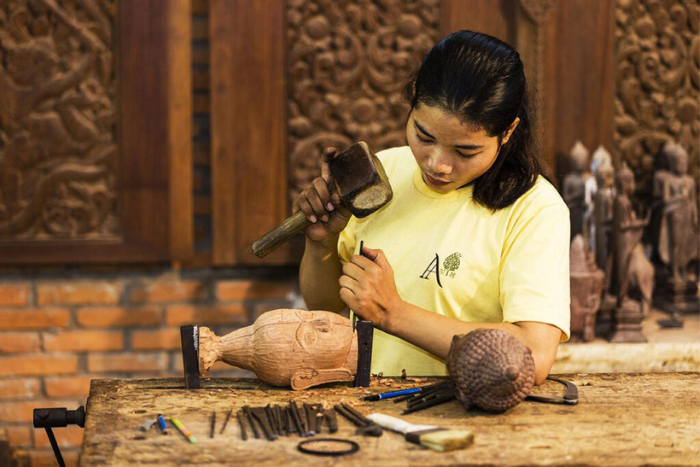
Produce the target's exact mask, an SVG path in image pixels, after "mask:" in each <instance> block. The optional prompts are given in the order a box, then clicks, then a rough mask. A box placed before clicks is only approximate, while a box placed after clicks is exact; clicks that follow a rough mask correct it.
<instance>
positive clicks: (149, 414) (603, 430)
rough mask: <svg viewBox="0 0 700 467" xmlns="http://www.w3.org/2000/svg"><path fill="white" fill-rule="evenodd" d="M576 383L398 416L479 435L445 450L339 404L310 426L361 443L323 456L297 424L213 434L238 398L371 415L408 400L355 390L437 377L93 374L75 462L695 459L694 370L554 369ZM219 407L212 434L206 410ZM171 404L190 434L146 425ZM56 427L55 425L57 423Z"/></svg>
mask: <svg viewBox="0 0 700 467" xmlns="http://www.w3.org/2000/svg"><path fill="white" fill-rule="evenodd" d="M560 377H561V378H564V379H568V380H570V381H573V382H574V383H576V385H577V386H578V389H579V403H578V405H574V406H567V405H557V404H543V403H538V402H533V401H524V402H522V403H521V404H519V405H518V406H516V407H514V408H512V409H510V410H509V411H507V412H505V413H502V414H490V413H486V412H482V411H479V410H469V411H467V410H465V409H464V407H463V406H462V405H461V403H460V402H458V401H451V402H448V403H446V404H443V405H440V406H436V407H432V408H429V409H425V410H423V411H420V412H416V413H413V414H410V415H404V416H401V417H403V418H404V419H406V420H407V421H409V422H412V423H419V424H431V425H438V426H441V427H443V428H467V429H471V430H473V432H474V444H473V445H472V446H471V447H469V448H466V449H463V450H459V451H452V452H446V453H443V452H436V451H432V450H428V449H425V448H422V447H420V446H417V445H414V444H410V443H408V442H406V441H405V440H404V438H403V436H402V435H399V434H396V433H392V432H388V431H385V432H384V434H383V435H382V436H381V437H378V438H373V437H364V436H360V435H356V434H355V427H354V426H353V425H351V424H350V422H348V421H347V420H345V419H344V418H342V417H341V416H340V415H338V427H339V429H338V432H337V433H335V434H333V435H329V434H328V430H327V427H325V426H324V429H323V432H322V433H321V434H320V435H316V437H321V436H322V437H328V436H331V437H334V438H345V439H350V440H353V441H355V442H357V443H358V444H359V446H360V450H359V451H358V452H356V453H354V454H350V455H346V456H342V457H320V456H313V455H309V454H303V453H301V452H299V451H297V444H298V443H299V442H300V441H302V440H305V439H309V438H300V437H298V436H297V435H295V434H293V435H290V436H288V437H285V436H281V437H280V438H279V439H277V440H275V441H267V440H266V439H254V438H253V437H252V436H250V430H248V431H249V436H250V437H249V439H248V440H247V441H243V440H241V436H240V430H239V427H238V424H237V422H236V419H235V418H234V417H232V418H231V420H230V421H229V423H228V425H227V427H226V430H225V431H224V433H223V434H219V431H220V428H221V426H222V422H223V419H224V417H225V415H226V413H227V412H228V411H229V410H230V409H233V414H234V416H235V414H236V412H237V411H238V409H240V408H241V407H242V406H244V405H248V406H251V407H262V406H265V405H267V404H273V405H274V404H279V405H285V406H286V405H287V404H288V403H289V401H291V400H294V401H296V403H297V404H302V403H304V402H307V403H324V404H325V405H331V406H332V405H334V404H338V403H341V402H345V403H347V404H350V405H352V406H353V407H355V408H356V409H357V410H358V411H359V412H361V413H363V414H365V415H367V414H370V413H373V412H382V413H386V414H389V415H394V416H400V415H399V412H400V411H401V410H402V409H404V408H405V402H401V403H397V404H395V403H393V401H392V400H391V399H388V400H383V401H378V402H362V401H360V400H359V399H360V397H362V396H364V395H368V394H375V393H379V392H386V391H390V390H395V389H399V388H405V387H414V386H424V385H426V384H430V383H431V382H434V381H435V380H425V379H416V380H410V379H409V380H400V379H396V380H394V379H381V380H379V381H377V380H374V381H373V386H372V387H371V388H351V387H348V386H347V385H345V384H332V385H326V386H323V387H319V388H312V389H309V390H305V391H298V392H294V391H291V390H288V389H280V388H273V387H270V386H267V385H265V384H263V383H261V382H259V381H258V380H251V379H215V378H212V379H203V380H202V383H203V389H200V390H194V391H186V390H185V389H184V382H183V379H174V378H173V379H145V380H118V379H106V380H93V381H92V385H91V389H90V398H89V400H88V406H87V420H86V425H85V437H84V440H83V447H82V453H81V458H80V465H82V466H93V465H136V464H160V465H172V464H191V465H285V466H293V465H309V464H314V465H331V464H333V465H335V464H337V463H340V464H347V465H361V466H363V467H366V466H369V465H381V466H387V465H421V466H423V465H464V464H504V465H516V464H518V465H522V464H529V465H532V464H549V465H551V464H556V465H562V464H589V465H640V464H647V465H648V464H664V465H668V464H674V465H679V464H692V465H698V464H700V374H699V373H655V374H623V373H615V374H585V375H584V374H575V375H560ZM533 393H538V394H547V395H563V393H564V390H563V386H561V385H559V384H557V383H555V382H552V381H547V382H546V383H545V385H543V386H540V387H537V388H535V390H534V391H533ZM213 411H215V412H216V414H217V415H216V417H217V418H216V420H217V425H216V434H215V437H214V438H210V426H211V424H210V420H211V414H212V412H213ZM159 413H161V414H163V415H164V416H165V417H166V418H168V417H169V416H171V415H174V416H175V417H177V418H179V419H180V421H182V423H183V424H184V425H185V426H186V427H187V428H188V429H189V430H190V431H191V432H192V434H193V435H194V436H195V437H196V438H197V440H198V442H197V444H190V443H189V442H188V441H187V440H186V439H185V438H184V437H183V436H182V435H181V434H180V433H178V432H177V431H175V430H173V429H172V428H171V429H170V433H169V434H168V435H162V434H161V433H160V432H159V430H158V429H157V428H156V427H154V428H152V429H151V430H149V431H148V432H143V431H141V429H140V427H141V425H142V424H143V423H144V422H147V421H148V420H153V419H154V418H155V417H156V415H157V414H159ZM59 433H60V432H59Z"/></svg>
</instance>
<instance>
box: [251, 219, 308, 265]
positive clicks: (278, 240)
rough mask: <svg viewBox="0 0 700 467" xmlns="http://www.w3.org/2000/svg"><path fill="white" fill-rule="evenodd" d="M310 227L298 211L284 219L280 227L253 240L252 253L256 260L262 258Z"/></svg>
mask: <svg viewBox="0 0 700 467" xmlns="http://www.w3.org/2000/svg"><path fill="white" fill-rule="evenodd" d="M310 225H311V221H310V220H309V219H307V218H306V215H305V214H304V211H301V210H299V211H297V212H295V213H294V214H292V215H291V216H289V217H288V218H286V219H285V220H284V221H283V222H282V223H281V224H280V225H278V226H277V227H275V228H274V229H272V230H270V231H269V232H268V233H266V234H265V235H263V236H262V237H260V238H259V239H257V240H255V243H253V253H255V256H257V257H258V258H264V257H265V256H267V255H269V254H270V253H272V252H273V251H274V250H276V249H277V248H278V247H280V246H281V245H282V244H284V243H285V242H287V241H288V240H289V239H291V238H292V237H294V236H295V235H296V234H298V233H299V232H302V231H303V230H304V229H306V228H307V227H308V226H310Z"/></svg>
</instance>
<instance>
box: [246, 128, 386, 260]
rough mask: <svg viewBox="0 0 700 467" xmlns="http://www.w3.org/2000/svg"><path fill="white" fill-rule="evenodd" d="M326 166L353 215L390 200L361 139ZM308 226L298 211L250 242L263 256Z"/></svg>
mask: <svg viewBox="0 0 700 467" xmlns="http://www.w3.org/2000/svg"><path fill="white" fill-rule="evenodd" d="M329 167H330V171H331V176H332V177H333V183H334V185H335V186H334V189H335V191H337V192H338V194H339V195H340V200H341V202H342V203H343V205H345V207H347V208H348V209H349V210H350V212H352V214H353V215H354V216H355V217H359V218H362V217H366V216H368V215H370V214H372V213H373V212H375V211H377V210H378V209H380V208H381V207H383V206H384V205H385V204H387V203H388V202H389V201H391V198H392V196H393V192H392V190H391V185H390V184H389V179H388V178H387V176H386V173H385V172H384V167H383V166H382V163H381V162H380V161H379V159H377V156H375V155H374V153H373V152H372V150H371V149H370V148H369V146H367V143H365V142H364V141H360V142H358V143H355V144H353V145H352V146H350V147H349V148H347V149H346V150H345V151H343V152H341V153H339V154H337V155H336V156H335V157H334V158H333V159H332V160H331V161H330V162H329ZM309 225H311V221H309V220H308V219H307V218H306V215H305V214H304V213H303V212H302V211H297V212H296V213H294V214H292V215H291V216H290V217H288V218H287V219H285V220H284V221H283V222H282V223H281V224H280V225H278V226H277V227H275V228H274V229H272V230H270V231H269V232H267V233H266V234H265V235H263V236H262V237H260V238H258V239H257V240H256V241H255V242H254V243H253V253H255V256H257V257H258V258H264V257H265V256H267V255H268V254H270V253H271V252H273V251H274V250H275V249H277V248H278V247H280V246H281V245H283V244H284V243H286V242H287V241H289V240H290V239H291V238H292V237H294V236H295V235H296V234H298V233H299V232H302V231H303V230H304V229H306V228H307V227H308V226H309Z"/></svg>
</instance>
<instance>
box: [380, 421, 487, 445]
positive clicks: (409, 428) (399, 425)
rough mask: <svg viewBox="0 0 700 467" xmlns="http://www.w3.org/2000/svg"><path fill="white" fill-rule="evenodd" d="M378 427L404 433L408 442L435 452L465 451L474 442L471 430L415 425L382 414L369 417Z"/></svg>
mask: <svg viewBox="0 0 700 467" xmlns="http://www.w3.org/2000/svg"><path fill="white" fill-rule="evenodd" d="M367 418H368V419H369V420H371V421H372V422H374V423H376V424H377V425H379V426H381V427H384V428H387V429H389V430H391V431H396V432H398V433H402V434H403V435H404V436H405V437H406V441H409V442H411V443H415V444H420V445H421V446H423V447H426V448H430V449H433V450H435V451H453V450H455V449H464V448H466V447H468V446H470V445H471V444H472V443H473V442H474V434H473V433H472V432H471V431H469V430H448V429H445V428H439V427H437V426H433V425H413V424H411V423H408V422H407V421H405V420H401V419H400V418H396V417H391V416H389V415H385V414H381V413H373V414H371V415H367Z"/></svg>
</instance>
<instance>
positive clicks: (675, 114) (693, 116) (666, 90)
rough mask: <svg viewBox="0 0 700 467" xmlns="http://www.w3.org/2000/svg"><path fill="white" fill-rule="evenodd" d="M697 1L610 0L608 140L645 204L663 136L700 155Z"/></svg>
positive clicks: (694, 163)
mask: <svg viewBox="0 0 700 467" xmlns="http://www.w3.org/2000/svg"><path fill="white" fill-rule="evenodd" d="M699 18H700V4H698V2H697V1H677V2H670V1H659V0H649V1H635V0H622V1H618V2H616V3H615V20H616V27H615V38H616V70H615V71H616V73H615V75H616V86H615V89H616V91H615V135H614V138H615V143H616V148H617V149H618V150H619V151H620V155H621V159H622V160H624V161H626V162H627V163H628V164H629V166H630V168H631V170H632V171H633V172H634V174H635V179H636V181H637V187H638V189H637V193H636V195H635V197H636V198H637V199H638V200H639V201H641V202H642V203H643V204H644V205H646V206H650V205H651V203H652V196H653V194H652V192H653V176H654V155H655V154H656V153H657V152H658V151H659V149H660V148H661V146H662V145H663V144H664V143H665V142H666V141H667V140H669V139H672V140H674V141H677V142H679V143H680V144H681V145H682V146H683V147H684V148H685V149H686V150H687V152H688V154H689V160H690V164H689V168H688V174H689V175H690V176H691V177H692V178H693V179H695V180H697V179H698V174H699V171H698V160H699V158H700V111H699V110H700V105H699V103H700V60H698V58H697V57H698V56H700V35H699V34H698V22H699Z"/></svg>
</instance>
